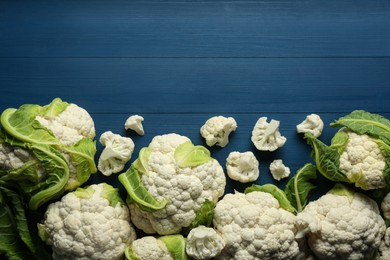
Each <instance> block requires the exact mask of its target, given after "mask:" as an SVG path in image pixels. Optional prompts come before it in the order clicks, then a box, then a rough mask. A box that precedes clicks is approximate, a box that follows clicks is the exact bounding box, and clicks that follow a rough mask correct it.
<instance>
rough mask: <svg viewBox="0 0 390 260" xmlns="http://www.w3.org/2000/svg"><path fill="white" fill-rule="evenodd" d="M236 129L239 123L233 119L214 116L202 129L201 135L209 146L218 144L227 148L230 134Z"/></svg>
mask: <svg viewBox="0 0 390 260" xmlns="http://www.w3.org/2000/svg"><path fill="white" fill-rule="evenodd" d="M236 129H237V122H236V120H235V119H234V118H233V117H224V116H214V117H211V118H209V119H208V120H207V121H206V123H205V124H204V125H203V126H202V127H201V128H200V134H201V135H202V137H203V138H204V139H205V140H206V144H207V145H208V146H213V145H215V144H216V145H218V146H220V147H225V146H226V145H227V144H228V143H229V135H230V133H231V132H233V131H235V130H236Z"/></svg>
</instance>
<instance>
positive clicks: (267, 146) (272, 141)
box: [251, 117, 287, 151]
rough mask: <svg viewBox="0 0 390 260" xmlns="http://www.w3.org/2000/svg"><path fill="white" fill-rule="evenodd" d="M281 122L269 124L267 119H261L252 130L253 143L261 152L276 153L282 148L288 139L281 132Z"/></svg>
mask: <svg viewBox="0 0 390 260" xmlns="http://www.w3.org/2000/svg"><path fill="white" fill-rule="evenodd" d="M279 125H280V122H279V121H277V120H274V119H271V121H270V122H269V123H268V122H267V117H260V118H259V119H258V120H257V122H256V124H255V126H254V127H253V130H252V138H251V140H252V142H253V144H254V145H255V147H256V148H257V149H258V150H260V151H275V150H276V149H278V148H280V147H282V146H283V145H284V144H285V143H286V141H287V138H286V137H284V136H282V135H281V134H280V132H279Z"/></svg>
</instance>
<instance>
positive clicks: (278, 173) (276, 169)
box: [269, 159, 290, 181]
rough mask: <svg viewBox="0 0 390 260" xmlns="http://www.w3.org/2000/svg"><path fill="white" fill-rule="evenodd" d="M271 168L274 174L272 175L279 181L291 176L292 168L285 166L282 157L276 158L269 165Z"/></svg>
mask: <svg viewBox="0 0 390 260" xmlns="http://www.w3.org/2000/svg"><path fill="white" fill-rule="evenodd" d="M269 170H270V172H271V174H272V177H273V178H274V179H275V180H277V181H280V180H281V179H283V178H287V177H288V176H290V168H289V167H287V166H285V165H284V163H283V160H280V159H277V160H274V161H273V162H272V163H271V164H270V165H269Z"/></svg>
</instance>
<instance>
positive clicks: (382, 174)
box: [0, 105, 390, 260]
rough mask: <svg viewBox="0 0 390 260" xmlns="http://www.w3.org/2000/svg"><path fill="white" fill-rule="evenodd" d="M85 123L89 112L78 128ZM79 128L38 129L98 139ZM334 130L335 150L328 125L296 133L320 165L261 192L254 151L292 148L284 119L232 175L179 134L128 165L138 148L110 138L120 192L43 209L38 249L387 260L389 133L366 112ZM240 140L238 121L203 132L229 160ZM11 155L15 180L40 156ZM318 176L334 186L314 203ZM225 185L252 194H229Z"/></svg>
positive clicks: (51, 124)
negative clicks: (233, 142) (235, 139)
mask: <svg viewBox="0 0 390 260" xmlns="http://www.w3.org/2000/svg"><path fill="white" fill-rule="evenodd" d="M72 106H73V105H72ZM70 111H72V113H75V114H77V113H79V112H78V110H77V109H74V108H72V109H71V110H69V111H68V112H70ZM86 116H88V114H87V113H86V112H85V111H84V110H82V113H80V115H79V118H80V120H82V117H86ZM72 117H76V118H77V115H68V114H62V116H60V117H50V116H46V117H41V116H38V117H37V118H36V122H37V123H39V124H40V125H41V126H42V127H44V128H46V129H49V133H52V134H53V135H54V136H55V137H56V138H58V139H59V140H60V142H61V143H63V144H66V145H72V144H74V143H77V142H79V141H80V140H81V139H83V138H84V137H85V136H87V137H89V139H92V138H93V137H94V134H95V133H94V128H92V127H91V126H88V125H82V124H79V125H78V126H72V127H60V125H61V124H64V123H63V122H65V121H66V118H72ZM361 119H364V122H365V124H363V123H362V122H361V121H362V120H361ZM143 120H144V118H143V117H141V116H139V115H134V116H130V117H129V118H128V119H127V120H126V123H125V125H124V126H125V129H126V130H132V131H135V132H136V133H137V134H138V135H140V136H143V135H144V134H145V132H144V127H143V126H142V122H143ZM34 122H35V121H34ZM88 122H91V119H90V118H88ZM351 122H352V123H351ZM370 123H371V124H373V125H375V127H374V126H372V127H370V126H367V125H366V124H370ZM34 124H35V123H34ZM331 125H332V126H333V127H340V128H341V129H340V130H339V131H338V132H337V134H336V135H335V137H334V138H333V140H332V143H331V144H330V145H329V146H328V145H326V144H325V143H323V142H322V141H320V139H319V138H320V136H321V133H322V131H323V127H324V123H323V122H322V120H321V118H320V117H319V116H318V115H316V114H311V115H308V116H307V117H306V119H305V120H303V121H302V122H301V123H299V124H297V127H296V130H297V133H298V134H303V136H304V138H305V139H306V140H307V141H308V143H309V144H310V145H311V147H312V148H313V153H312V154H313V159H314V161H315V165H313V164H311V163H308V164H306V165H305V166H304V167H302V168H301V169H299V170H298V171H297V172H296V173H295V175H293V176H292V177H291V178H290V179H289V180H288V182H287V185H286V188H285V189H284V190H282V189H280V188H278V187H277V186H275V185H273V184H265V185H255V184H254V183H255V182H256V181H257V180H258V178H259V176H260V171H259V160H258V159H257V157H258V154H256V153H255V152H256V150H259V151H268V152H273V151H275V150H276V149H279V148H281V147H282V146H283V145H284V144H285V143H286V141H287V138H286V137H284V136H283V135H282V134H281V133H280V130H279V127H280V122H279V121H277V120H275V119H271V120H270V121H268V119H267V117H260V118H259V119H258V120H257V122H255V124H254V127H253V131H252V136H251V138H250V140H251V141H252V143H253V146H254V147H253V148H254V149H253V151H231V152H230V153H229V156H228V157H227V158H226V165H224V166H225V169H226V171H225V170H224V166H222V165H221V164H220V162H218V161H217V160H216V159H214V158H213V157H212V155H211V152H210V150H209V149H208V148H206V147H205V146H202V145H196V144H193V143H192V141H191V140H190V139H189V138H188V137H186V136H183V135H180V134H177V133H167V134H162V135H157V136H155V137H153V138H152V140H151V142H150V143H149V145H148V146H147V147H143V148H142V149H140V152H139V154H138V156H137V158H136V159H135V160H133V162H132V163H131V164H130V165H128V164H127V163H128V162H129V161H130V159H131V157H132V154H133V151H134V148H135V145H136V144H135V143H134V141H133V140H132V139H131V138H130V137H126V136H121V135H119V134H115V133H113V132H111V131H107V132H104V133H103V134H102V135H101V136H100V139H99V141H100V143H101V144H102V145H103V147H104V148H103V151H102V152H101V154H100V157H99V158H98V163H97V166H98V167H97V169H98V170H99V172H100V173H101V174H102V175H105V176H110V175H112V176H111V177H110V178H117V179H118V181H119V183H118V185H119V188H116V187H114V186H112V185H110V184H107V183H104V182H102V183H99V184H86V185H85V186H81V184H79V183H77V186H80V187H78V188H77V187H76V186H74V188H73V189H67V190H66V191H65V190H61V193H58V194H61V195H62V193H64V195H62V197H60V198H59V199H58V200H57V201H50V202H49V203H48V204H47V205H45V207H44V209H45V213H44V216H43V219H41V220H40V222H39V223H37V226H38V233H39V237H40V239H41V240H42V241H43V242H44V243H46V245H48V246H50V252H51V257H52V258H53V259H63V260H65V259H107V260H108V259H124V258H125V259H131V260H161V259H166V260H171V259H173V260H175V259H177V260H182V259H196V260H201V259H221V260H228V259H232V260H233V259H244V260H251V259H253V260H255V259H326V260H328V259H351V260H355V259H388V257H389V255H390V253H389V252H390V242H389V241H390V231H389V230H390V228H389V229H387V226H388V223H390V213H389V212H390V192H389V191H390V189H389V187H390V186H389V185H388V174H389V171H390V167H389V162H390V160H389V158H390V121H389V120H387V119H385V118H383V117H381V116H379V115H375V114H371V113H368V112H365V111H361V110H358V111H354V112H352V113H351V114H350V115H347V116H345V117H343V118H340V119H339V120H337V121H335V122H334V123H332V124H331ZM377 128H380V129H377ZM73 129H77V131H78V132H75V130H73ZM236 129H237V122H236V121H235V119H234V118H232V117H224V116H214V117H211V118H209V119H208V120H206V122H205V124H204V125H203V126H201V127H200V135H201V136H202V137H203V138H204V141H205V144H206V145H207V146H214V145H217V146H219V147H220V149H222V148H224V147H226V146H228V144H229V136H230V135H231V133H232V132H234V131H236ZM78 133H79V134H78ZM0 136H1V135H0ZM2 140H8V139H6V138H5V137H3V139H2ZM7 142H8V143H11V142H10V141H7ZM8 143H6V142H5V141H3V143H0V148H1V149H0V155H1V157H0V163H3V165H5V166H3V168H6V169H7V170H8V171H7V174H11V173H9V172H10V169H14V168H15V169H16V168H18V167H20V165H23V164H24V163H26V162H28V161H29V160H31V158H32V155H31V154H30V153H29V152H28V151H27V150H26V149H22V147H18V146H17V145H15V146H14V147H11V146H10V145H9V144H8ZM37 147H38V146H37ZM64 150H65V149H64ZM65 159H67V158H66V156H65ZM269 169H270V174H271V175H272V177H273V178H274V179H275V181H277V182H278V181H280V180H281V179H284V178H286V179H287V178H288V177H289V175H290V173H291V172H290V169H289V167H287V166H286V165H284V163H283V161H282V160H281V159H277V160H274V161H273V162H272V163H271V164H270V167H269ZM34 170H35V171H39V169H38V168H34ZM3 172H4V170H3ZM71 172H76V170H74V169H71ZM317 172H318V173H319V174H321V175H322V176H323V177H325V178H328V179H329V180H330V181H333V182H334V186H333V188H332V189H330V190H328V191H327V192H326V193H324V194H322V195H321V196H318V197H317V198H315V199H312V198H311V197H310V195H311V193H312V191H313V190H314V189H315V185H314V184H313V180H315V179H316V177H317ZM0 173H1V172H0ZM88 174H90V173H88ZM116 174H118V175H116ZM4 175H5V174H4V173H3V176H4ZM1 177H2V175H0V178H1ZM88 177H89V175H88ZM2 178H3V179H6V178H5V177H2ZM227 178H229V179H231V180H234V181H239V182H241V183H244V184H248V183H252V184H254V185H252V186H250V187H247V189H245V191H244V192H239V191H235V192H234V193H231V194H230V193H228V194H226V193H225V188H226V183H227V181H228V180H227ZM67 180H68V179H66V181H67ZM85 181H86V179H84V180H83V182H85ZM65 183H66V182H65ZM65 183H64V186H65ZM0 184H1V185H3V184H2V182H0ZM68 185H70V184H68ZM0 188H1V189H0V191H1V192H3V191H4V195H3V193H1V192H0V199H2V200H3V196H5V195H7V196H11V195H12V194H11V193H9V192H8V190H7V189H8V188H10V187H9V186H6V187H2V186H0ZM5 188H7V189H5ZM64 189H65V188H64ZM370 191H374V192H370ZM4 198H5V197H4ZM309 198H310V200H309ZM378 203H379V204H378ZM0 232H1V230H0ZM141 234H142V235H141ZM24 243H26V245H28V244H27V243H28V241H27V242H26V241H25V242H24ZM30 248H31V247H30ZM0 252H2V251H1V248H0ZM4 253H6V254H7V255H8V252H4ZM33 255H34V256H31V258H34V259H41V258H39V257H38V254H35V252H34V254H33ZM9 256H11V254H9Z"/></svg>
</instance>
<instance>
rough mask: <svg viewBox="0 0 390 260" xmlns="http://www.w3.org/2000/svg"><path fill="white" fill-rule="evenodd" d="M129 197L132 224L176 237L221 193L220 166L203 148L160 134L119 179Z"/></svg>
mask: <svg viewBox="0 0 390 260" xmlns="http://www.w3.org/2000/svg"><path fill="white" fill-rule="evenodd" d="M119 181H120V182H121V183H122V185H123V186H124V187H125V188H126V190H127V192H128V195H129V199H128V201H129V208H130V211H131V218H132V222H133V223H134V225H135V226H137V227H138V228H139V229H141V230H143V231H144V232H145V233H147V234H153V233H158V234H160V235H168V234H175V233H178V232H180V231H181V229H182V228H183V227H187V226H189V225H190V224H191V222H192V220H194V219H195V217H196V215H197V212H198V211H199V210H200V209H201V207H202V204H203V203H204V202H205V201H206V200H210V201H212V202H216V201H217V200H218V198H219V197H220V196H222V195H223V193H224V190H225V185H226V178H225V175H224V172H223V169H222V167H221V165H220V164H219V163H218V161H217V160H215V159H213V158H211V157H210V152H209V151H208V150H207V149H206V148H205V147H203V146H200V145H198V146H194V145H193V144H192V143H191V141H190V139H188V138H187V137H185V136H181V135H178V134H166V135H159V136H156V137H154V138H153V140H152V142H151V143H150V144H149V146H148V147H147V148H142V149H141V151H140V154H139V157H138V159H137V160H135V162H134V163H133V164H132V165H131V166H130V168H129V169H128V170H127V171H126V172H125V173H122V174H120V175H119Z"/></svg>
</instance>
